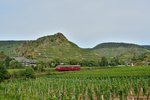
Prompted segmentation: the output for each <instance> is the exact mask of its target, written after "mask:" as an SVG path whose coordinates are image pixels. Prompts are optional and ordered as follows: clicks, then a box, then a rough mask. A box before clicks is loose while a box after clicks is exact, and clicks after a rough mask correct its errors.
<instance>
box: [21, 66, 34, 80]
mask: <svg viewBox="0 0 150 100" xmlns="http://www.w3.org/2000/svg"><path fill="white" fill-rule="evenodd" d="M23 75H24V76H25V78H35V75H34V69H33V68H32V67H30V66H29V67H26V69H25V71H24V74H23Z"/></svg>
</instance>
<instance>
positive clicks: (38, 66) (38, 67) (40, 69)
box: [36, 61, 45, 72]
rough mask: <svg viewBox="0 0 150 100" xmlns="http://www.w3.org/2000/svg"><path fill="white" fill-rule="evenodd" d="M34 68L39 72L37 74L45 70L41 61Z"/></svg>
mask: <svg viewBox="0 0 150 100" xmlns="http://www.w3.org/2000/svg"><path fill="white" fill-rule="evenodd" d="M36 67H37V71H39V72H43V71H45V70H44V68H45V63H44V62H42V61H40V62H39V63H38V64H37V66H36Z"/></svg>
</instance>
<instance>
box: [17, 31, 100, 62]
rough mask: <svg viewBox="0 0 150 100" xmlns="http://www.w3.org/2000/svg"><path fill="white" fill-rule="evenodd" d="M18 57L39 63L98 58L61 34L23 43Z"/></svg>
mask: <svg viewBox="0 0 150 100" xmlns="http://www.w3.org/2000/svg"><path fill="white" fill-rule="evenodd" d="M18 55H20V56H25V57H28V58H35V59H38V60H40V61H50V60H53V59H59V60H63V61H64V60H65V61H67V60H81V59H86V60H87V59H95V57H96V58H97V57H98V56H97V55H96V54H95V53H94V52H92V51H90V50H86V49H81V48H79V47H78V46H77V45H76V44H74V43H72V42H70V41H69V40H68V39H67V38H66V37H65V36H64V35H63V34H62V33H57V34H54V35H50V36H45V37H41V38H39V39H37V40H34V41H26V42H24V43H23V44H22V45H21V46H20V47H19V49H18Z"/></svg>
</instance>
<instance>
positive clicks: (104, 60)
mask: <svg viewBox="0 0 150 100" xmlns="http://www.w3.org/2000/svg"><path fill="white" fill-rule="evenodd" d="M100 66H108V60H107V58H106V57H102V58H101V62H100Z"/></svg>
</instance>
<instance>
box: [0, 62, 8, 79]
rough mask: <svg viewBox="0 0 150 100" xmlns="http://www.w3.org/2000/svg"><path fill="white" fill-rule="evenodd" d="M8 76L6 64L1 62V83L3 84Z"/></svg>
mask: <svg viewBox="0 0 150 100" xmlns="http://www.w3.org/2000/svg"><path fill="white" fill-rule="evenodd" d="M7 75H8V72H7V70H6V67H5V66H4V62H0V82H2V81H3V80H4V79H5V78H6V77H7Z"/></svg>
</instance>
